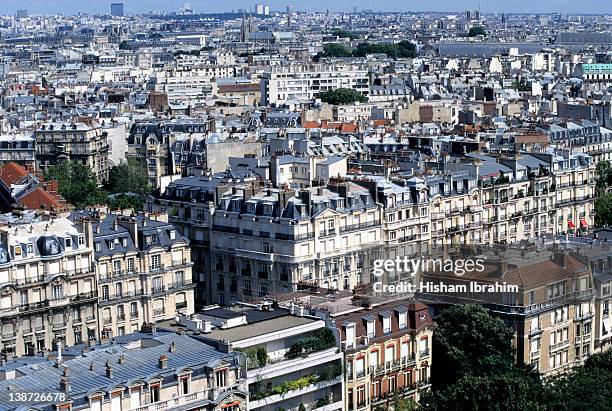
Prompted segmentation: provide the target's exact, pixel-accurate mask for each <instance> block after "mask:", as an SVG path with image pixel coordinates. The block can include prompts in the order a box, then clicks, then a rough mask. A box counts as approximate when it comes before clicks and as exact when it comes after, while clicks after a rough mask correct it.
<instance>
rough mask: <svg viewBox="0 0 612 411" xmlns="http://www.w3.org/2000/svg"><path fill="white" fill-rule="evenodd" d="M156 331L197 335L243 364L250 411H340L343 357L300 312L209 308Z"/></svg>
mask: <svg viewBox="0 0 612 411" xmlns="http://www.w3.org/2000/svg"><path fill="white" fill-rule="evenodd" d="M172 323H173V322H165V323H162V324H161V325H160V327H164V326H166V325H167V326H168V327H170V329H174V328H177V327H178V328H179V329H181V330H184V331H185V332H186V333H188V334H190V333H197V334H198V336H197V338H198V339H199V340H201V341H203V342H206V343H207V344H209V345H211V346H213V347H215V348H218V349H219V350H221V351H226V350H227V351H229V352H234V353H240V355H241V356H243V357H244V358H245V360H246V384H247V385H248V391H249V403H248V409H249V410H258V411H273V410H278V409H280V408H282V409H286V410H298V409H303V407H305V408H306V409H309V410H311V409H312V410H315V409H316V410H330V411H332V410H342V409H344V408H343V401H342V392H343V380H344V379H343V376H342V359H343V355H342V352H340V350H339V346H338V342H337V337H336V335H335V333H334V331H333V330H332V329H331V328H327V327H326V323H325V321H323V320H321V319H319V318H317V317H314V316H310V315H308V313H307V312H306V311H305V310H304V308H303V307H293V308H292V309H285V308H280V307H278V306H274V307H273V305H272V303H271V302H270V301H263V302H262V303H260V304H257V305H248V304H239V305H238V306H237V307H235V308H232V309H226V308H221V307H219V306H208V307H206V308H205V309H203V310H202V311H200V312H199V313H198V314H195V315H194V316H190V317H184V316H181V317H179V321H178V325H175V326H174V327H173V326H172Z"/></svg>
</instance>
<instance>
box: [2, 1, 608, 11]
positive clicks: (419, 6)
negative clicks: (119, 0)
mask: <svg viewBox="0 0 612 411" xmlns="http://www.w3.org/2000/svg"><path fill="white" fill-rule="evenodd" d="M114 2H116V1H107V2H97V3H96V4H83V3H82V2H80V1H76V0H52V1H41V0H24V1H14V0H9V1H6V2H3V4H1V5H0V13H1V14H14V13H15V12H16V11H17V10H22V9H27V10H28V12H29V13H30V14H62V13H63V14H76V13H91V14H109V13H110V5H111V3H114ZM123 3H124V5H125V13H146V12H149V11H155V10H157V11H165V12H170V11H176V10H178V9H179V8H180V7H182V5H183V3H185V2H184V1H182V0H170V1H164V0H151V1H146V2H145V1H140V0H131V1H123ZM189 3H191V7H192V9H193V10H194V12H196V13H216V12H226V11H227V12H229V11H232V10H237V9H252V8H254V5H255V4H256V3H257V2H252V3H249V2H244V1H229V2H224V3H222V4H220V3H217V2H208V1H191V2H189ZM261 3H262V4H265V5H269V6H270V8H271V10H272V11H284V10H285V9H286V7H287V5H292V6H294V8H295V10H300V11H307V12H313V11H323V10H327V9H329V10H330V11H334V12H338V11H346V12H352V11H353V8H354V7H356V8H357V9H358V10H373V11H382V12H409V11H414V12H428V11H430V12H449V13H457V12H462V11H463V10H467V9H478V8H480V10H481V11H482V12H483V13H540V14H543V13H555V12H558V13H574V14H607V13H612V4H610V5H603V4H601V2H598V1H596V0H587V1H583V2H579V3H577V2H570V1H565V0H563V1H559V0H549V1H542V2H538V3H537V4H534V3H533V2H529V1H526V0H519V1H515V2H513V3H512V4H508V2H503V1H493V2H485V3H482V2H478V1H473V0H468V1H450V0H442V1H438V2H435V4H431V3H416V2H411V3H403V2H396V1H393V0H383V1H380V2H376V3H375V4H373V3H372V2H369V1H359V0H341V1H336V2H334V3H333V6H332V7H330V5H329V3H327V2H320V1H314V2H312V1H309V2H305V1H292V2H286V1H271V2H261Z"/></svg>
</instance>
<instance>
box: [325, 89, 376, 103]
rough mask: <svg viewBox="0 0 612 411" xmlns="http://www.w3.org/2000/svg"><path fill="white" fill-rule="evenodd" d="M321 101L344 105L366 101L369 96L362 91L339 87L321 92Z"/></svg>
mask: <svg viewBox="0 0 612 411" xmlns="http://www.w3.org/2000/svg"><path fill="white" fill-rule="evenodd" d="M319 98H320V99H321V101H323V102H325V103H329V104H335V105H342V104H353V103H355V102H357V101H358V102H361V103H364V102H366V101H368V98H367V97H366V96H364V95H363V94H361V93H360V92H358V91H356V90H353V89H350V88H337V89H335V90H330V91H325V92H323V93H321V94H319Z"/></svg>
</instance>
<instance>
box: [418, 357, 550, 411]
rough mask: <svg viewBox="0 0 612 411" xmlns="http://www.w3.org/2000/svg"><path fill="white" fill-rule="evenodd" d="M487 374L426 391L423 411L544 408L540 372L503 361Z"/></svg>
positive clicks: (462, 378) (529, 409) (465, 378)
mask: <svg viewBox="0 0 612 411" xmlns="http://www.w3.org/2000/svg"><path fill="white" fill-rule="evenodd" d="M498 365H500V366H501V368H499V369H496V370H493V369H490V370H489V371H490V372H487V373H485V374H477V373H469V374H466V375H464V376H462V377H460V378H459V379H458V380H457V381H456V382H455V383H454V384H453V385H449V386H447V387H445V388H444V389H442V390H433V391H429V392H426V393H425V394H424V395H423V396H422V398H421V401H420V405H421V409H422V410H423V411H438V410H440V411H442V410H474V411H479V410H483V411H484V410H521V411H523V410H524V411H531V410H538V409H543V396H544V393H543V390H542V385H541V383H540V381H539V375H538V374H537V372H535V371H532V370H528V369H524V368H519V367H515V366H514V365H513V364H512V363H511V362H510V363H509V362H507V361H504V362H502V363H500V364H498Z"/></svg>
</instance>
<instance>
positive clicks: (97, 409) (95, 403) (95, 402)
mask: <svg viewBox="0 0 612 411" xmlns="http://www.w3.org/2000/svg"><path fill="white" fill-rule="evenodd" d="M89 403H90V404H89V408H90V409H91V411H102V398H100V397H98V398H91V399H90V400H89Z"/></svg>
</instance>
